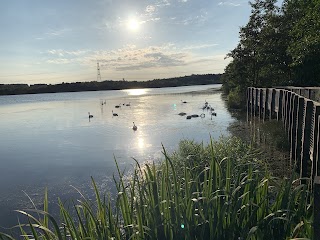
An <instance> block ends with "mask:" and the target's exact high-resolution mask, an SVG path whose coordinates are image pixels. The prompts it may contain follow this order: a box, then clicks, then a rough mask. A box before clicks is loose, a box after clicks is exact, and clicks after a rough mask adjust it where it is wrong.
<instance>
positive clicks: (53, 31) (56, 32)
mask: <svg viewBox="0 0 320 240" xmlns="http://www.w3.org/2000/svg"><path fill="white" fill-rule="evenodd" d="M68 31H70V29H67V28H63V29H50V30H49V31H47V32H46V33H45V35H47V36H55V37H57V36H61V35H63V34H64V33H66V32H68Z"/></svg>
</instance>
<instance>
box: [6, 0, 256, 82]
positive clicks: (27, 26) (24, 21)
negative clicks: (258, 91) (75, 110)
mask: <svg viewBox="0 0 320 240" xmlns="http://www.w3.org/2000/svg"><path fill="white" fill-rule="evenodd" d="M250 10H251V9H250V6H249V5H248V0H230V1H229V0H228V1H226V0H148V1H147V0H135V1H134V0H54V1H49V0H10V1H1V2H0V28H1V37H0V83H28V84H34V83H46V84H49V83H61V82H75V81H92V80H96V79H97V61H98V62H99V64H100V72H101V77H102V80H120V79H123V78H124V79H126V80H128V81H130V80H150V79H154V78H167V77H175V76H184V75H190V74H203V73H222V72H223V70H224V68H225V66H226V65H227V64H228V62H229V61H230V59H226V60H225V59H224V57H225V56H226V54H227V53H228V52H229V51H230V50H232V49H233V48H234V47H235V46H236V44H237V43H238V33H239V27H240V26H243V25H245V24H246V23H247V21H248V19H249V15H250Z"/></svg>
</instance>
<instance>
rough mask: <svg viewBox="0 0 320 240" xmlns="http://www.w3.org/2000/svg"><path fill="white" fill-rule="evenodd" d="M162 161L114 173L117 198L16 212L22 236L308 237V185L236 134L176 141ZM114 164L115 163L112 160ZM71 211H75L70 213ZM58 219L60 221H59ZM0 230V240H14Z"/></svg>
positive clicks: (97, 195)
mask: <svg viewBox="0 0 320 240" xmlns="http://www.w3.org/2000/svg"><path fill="white" fill-rule="evenodd" d="M163 156H164V160H163V161H162V162H161V163H160V164H154V163H153V164H145V165H143V166H140V165H139V163H138V162H136V167H135V169H134V172H133V175H132V177H131V178H130V180H129V181H126V180H125V178H124V177H125V175H124V173H123V172H121V171H120V169H119V167H118V165H117V169H118V180H116V178H114V182H115V186H116V188H117V192H118V194H117V196H116V199H114V200H112V199H111V197H110V196H107V195H102V194H101V193H100V192H99V191H98V189H97V186H96V183H95V181H94V180H93V179H92V185H93V188H94V191H95V200H94V201H92V200H91V201H90V200H88V199H86V197H85V196H83V195H82V194H81V193H80V192H79V194H80V199H79V200H78V201H77V202H76V203H74V204H73V210H72V209H69V208H68V207H66V206H65V205H64V204H63V203H62V202H61V201H60V200H59V207H60V219H59V220H56V219H54V218H53V217H52V216H51V215H50V214H49V209H48V201H49V200H48V195H47V192H45V197H44V208H43V210H38V209H33V210H26V211H19V213H21V214H23V215H25V216H27V217H28V219H29V220H28V222H27V223H24V224H22V223H19V224H18V225H17V226H16V228H17V229H18V230H19V231H20V233H19V235H20V236H22V237H23V238H24V239H78V240H79V239H133V240H134V239H190V240H191V239H252V240H255V239H268V240H270V239H294V238H311V237H312V236H311V235H312V231H311V220H310V219H312V216H311V215H312V211H311V204H312V199H311V195H310V193H309V192H308V188H307V186H306V185H299V184H297V181H296V180H294V177H293V176H292V177H291V179H277V178H274V177H272V176H271V174H270V173H269V172H268V170H267V169H266V167H265V165H264V164H263V162H261V161H260V160H259V152H258V151H256V150H254V149H252V148H251V147H250V146H248V145H246V144H244V143H243V142H241V141H240V140H239V139H237V138H223V139H220V140H219V141H216V142H214V141H211V142H210V144H209V145H208V146H205V145H204V144H202V143H200V144H198V143H195V142H192V141H182V142H181V143H180V146H179V149H178V150H177V151H176V152H175V153H173V154H168V153H167V152H166V150H165V148H163ZM116 164H117V162H116ZM72 211H74V212H75V214H74V213H71V212H72ZM58 222H59V223H60V224H59V225H58ZM13 236H14V235H11V236H10V235H6V234H2V235H0V239H14V237H13Z"/></svg>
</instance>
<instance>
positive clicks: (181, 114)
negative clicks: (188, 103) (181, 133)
mask: <svg viewBox="0 0 320 240" xmlns="http://www.w3.org/2000/svg"><path fill="white" fill-rule="evenodd" d="M178 115H180V116H184V115H187V114H186V113H185V112H181V113H178Z"/></svg>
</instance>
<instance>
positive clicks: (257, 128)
mask: <svg viewBox="0 0 320 240" xmlns="http://www.w3.org/2000/svg"><path fill="white" fill-rule="evenodd" d="M231 115H232V116H233V117H234V118H235V119H236V121H235V122H234V123H232V124H230V126H229V128H228V130H229V132H230V133H231V134H232V135H233V136H236V137H239V138H241V139H242V140H243V141H245V142H247V143H249V144H252V146H253V147H256V148H258V149H259V150H260V151H261V155H260V156H261V157H260V158H261V160H264V162H265V163H266V164H267V166H268V169H269V170H270V171H271V172H272V174H273V175H275V176H277V177H289V176H290V174H291V172H292V171H291V169H292V166H291V162H290V148H289V143H288V140H287V138H286V134H285V131H284V128H283V125H282V122H277V121H276V120H272V121H263V120H261V119H259V118H256V117H255V118H249V119H248V120H247V116H246V113H243V112H241V111H231Z"/></svg>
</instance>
